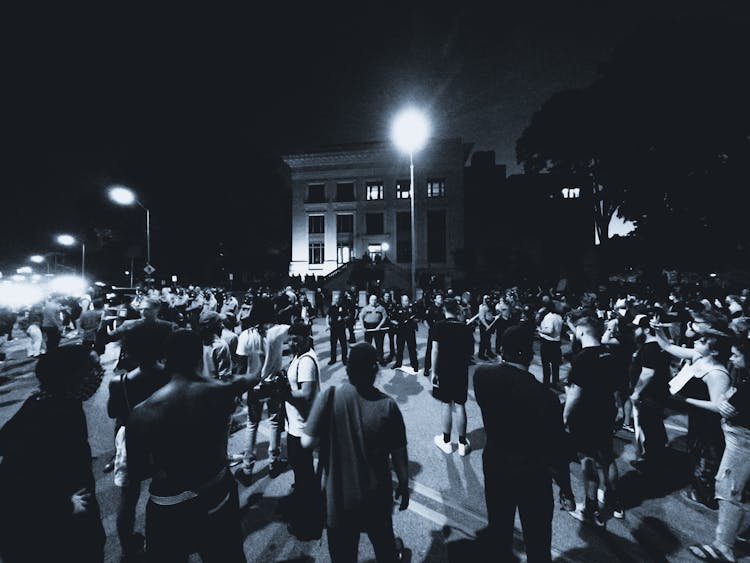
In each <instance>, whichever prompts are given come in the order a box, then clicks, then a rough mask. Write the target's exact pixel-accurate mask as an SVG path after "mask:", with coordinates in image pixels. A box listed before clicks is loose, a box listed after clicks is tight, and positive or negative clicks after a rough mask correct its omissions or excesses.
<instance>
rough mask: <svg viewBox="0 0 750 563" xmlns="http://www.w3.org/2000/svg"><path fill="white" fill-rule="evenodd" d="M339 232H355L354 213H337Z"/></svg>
mask: <svg viewBox="0 0 750 563" xmlns="http://www.w3.org/2000/svg"><path fill="white" fill-rule="evenodd" d="M336 232H337V233H354V215H336Z"/></svg>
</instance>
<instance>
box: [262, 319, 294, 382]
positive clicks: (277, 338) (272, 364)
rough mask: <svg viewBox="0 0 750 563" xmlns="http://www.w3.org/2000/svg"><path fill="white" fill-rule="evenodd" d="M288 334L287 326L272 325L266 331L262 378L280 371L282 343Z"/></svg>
mask: <svg viewBox="0 0 750 563" xmlns="http://www.w3.org/2000/svg"><path fill="white" fill-rule="evenodd" d="M288 333H289V325H274V326H272V327H271V328H269V329H268V330H267V331H266V343H265V344H266V360H265V362H263V369H262V371H261V377H262V378H264V379H265V378H266V377H268V376H271V375H273V374H274V373H276V372H278V371H281V364H282V352H283V347H284V341H285V340H286V337H287V334H288Z"/></svg>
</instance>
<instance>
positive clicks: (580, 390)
mask: <svg viewBox="0 0 750 563" xmlns="http://www.w3.org/2000/svg"><path fill="white" fill-rule="evenodd" d="M572 322H573V327H574V331H575V332H574V336H575V338H576V339H577V340H578V341H580V343H581V351H580V352H579V353H578V354H576V355H575V356H574V357H573V359H572V361H571V366H570V372H569V374H568V389H567V394H566V400H565V409H564V411H563V421H564V422H565V425H566V426H567V427H568V428H569V429H570V434H571V437H572V440H573V443H574V444H575V446H576V449H577V451H578V455H579V457H580V459H581V472H582V474H583V475H582V476H583V482H584V491H585V495H586V496H585V502H584V504H583V505H582V506H579V507H577V508H576V510H573V511H571V512H569V514H570V515H571V516H573V517H574V518H576V519H578V520H581V521H582V522H588V523H594V524H596V525H599V526H604V525H606V521H607V519H608V517H609V516H610V514H611V515H612V516H614V517H616V518H623V517H624V511H623V509H622V505H621V503H620V499H619V497H618V493H617V485H618V481H619V473H618V471H617V465H616V464H615V456H614V452H613V446H612V432H613V430H614V424H615V418H616V416H617V407H616V406H615V391H616V389H617V380H616V367H615V365H614V357H613V356H612V354H611V352H609V350H607V349H606V348H605V347H603V346H602V344H601V335H602V332H603V327H602V321H601V320H600V319H598V318H597V317H595V316H591V315H589V314H583V315H582V316H578V317H577V318H575V319H574V320H573V321H572ZM600 483H601V484H602V485H603V486H604V507H603V509H602V510H600V508H599V503H598V498H597V489H598V486H599V484H600Z"/></svg>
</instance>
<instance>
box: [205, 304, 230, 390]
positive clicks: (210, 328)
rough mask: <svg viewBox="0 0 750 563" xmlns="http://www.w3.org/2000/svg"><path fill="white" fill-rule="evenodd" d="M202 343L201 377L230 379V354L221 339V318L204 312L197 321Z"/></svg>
mask: <svg viewBox="0 0 750 563" xmlns="http://www.w3.org/2000/svg"><path fill="white" fill-rule="evenodd" d="M198 324H199V327H200V337H201V341H202V342H203V368H202V372H201V373H202V374H203V377H207V378H213V379H219V380H221V381H226V380H227V379H231V378H232V353H231V351H230V350H229V344H227V342H226V341H225V340H224V339H223V338H221V329H222V323H221V316H220V315H219V313H216V312H213V311H208V312H206V311H205V310H204V312H203V313H201V316H200V320H199V321H198Z"/></svg>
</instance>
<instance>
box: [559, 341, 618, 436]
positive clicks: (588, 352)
mask: <svg viewBox="0 0 750 563" xmlns="http://www.w3.org/2000/svg"><path fill="white" fill-rule="evenodd" d="M618 375H619V372H618V366H617V361H616V358H615V357H614V355H613V354H612V353H611V352H610V351H609V350H608V349H607V348H606V347H605V346H591V347H588V348H583V349H582V350H581V351H580V352H578V354H576V355H575V357H574V358H573V360H572V362H571V366H570V373H569V375H568V382H569V383H571V384H575V385H578V387H580V388H581V390H582V391H581V398H580V403H579V404H578V405H577V408H576V410H575V411H574V412H573V414H572V419H571V420H569V421H568V424H569V426H570V427H571V428H572V429H575V428H586V429H588V430H591V429H596V428H599V429H601V430H602V431H606V432H609V431H611V428H610V426H611V424H612V422H614V417H615V415H616V414H617V408H616V406H615V397H614V392H615V391H616V390H617V389H618V384H619V379H618ZM605 429H606V430H605Z"/></svg>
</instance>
